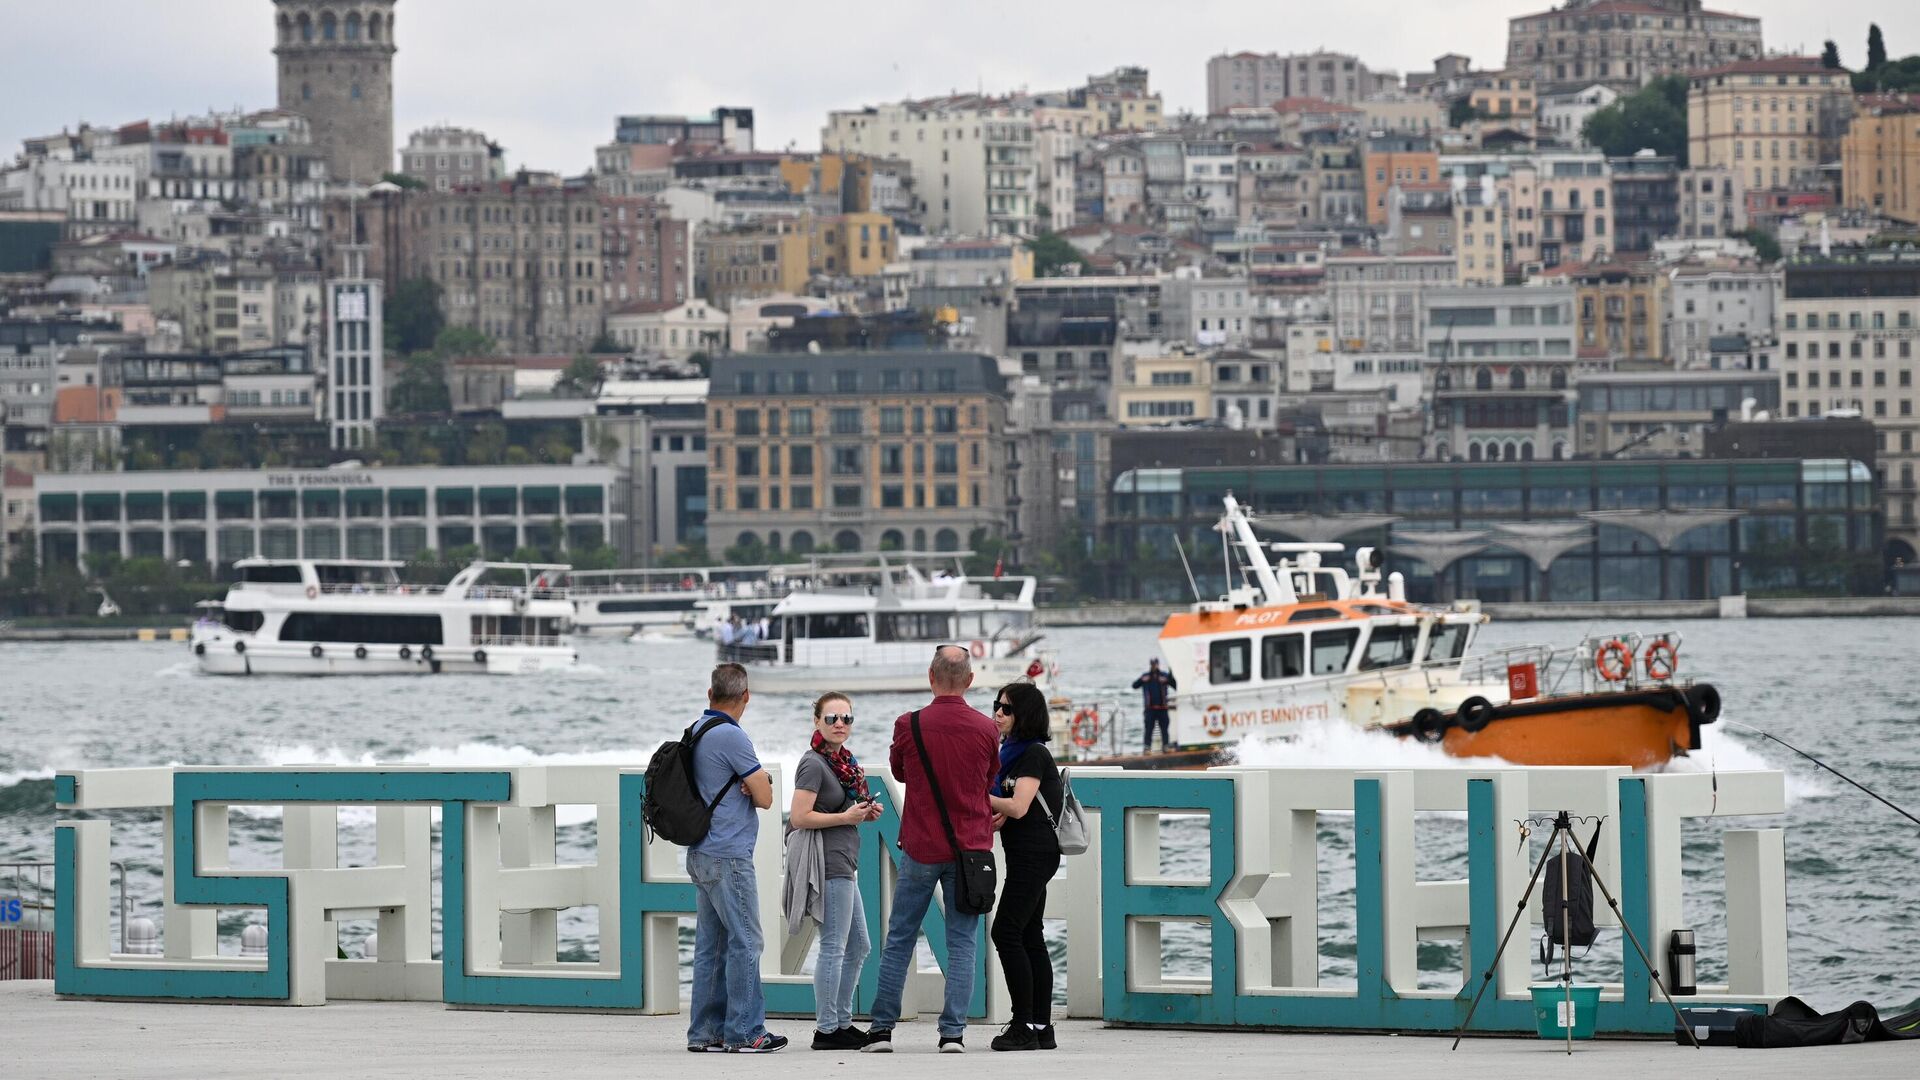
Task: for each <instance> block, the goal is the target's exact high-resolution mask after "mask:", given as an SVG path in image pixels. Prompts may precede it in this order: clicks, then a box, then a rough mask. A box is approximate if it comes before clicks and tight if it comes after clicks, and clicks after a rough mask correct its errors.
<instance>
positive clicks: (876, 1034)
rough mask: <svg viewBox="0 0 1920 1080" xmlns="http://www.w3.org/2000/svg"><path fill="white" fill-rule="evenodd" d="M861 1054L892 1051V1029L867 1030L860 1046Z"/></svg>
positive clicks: (888, 1052)
mask: <svg viewBox="0 0 1920 1080" xmlns="http://www.w3.org/2000/svg"><path fill="white" fill-rule="evenodd" d="M860 1052H861V1053H863V1054H891V1053H893V1029H892V1028H888V1029H887V1030H885V1031H869V1032H867V1041H866V1043H865V1044H863V1045H862V1046H861V1047H860Z"/></svg>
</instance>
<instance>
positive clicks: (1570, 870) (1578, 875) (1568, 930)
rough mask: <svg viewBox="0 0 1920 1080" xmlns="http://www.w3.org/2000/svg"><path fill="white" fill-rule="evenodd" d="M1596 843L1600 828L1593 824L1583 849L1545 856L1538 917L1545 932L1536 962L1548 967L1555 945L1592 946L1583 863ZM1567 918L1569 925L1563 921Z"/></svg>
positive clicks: (1593, 931) (1569, 947)
mask: <svg viewBox="0 0 1920 1080" xmlns="http://www.w3.org/2000/svg"><path fill="white" fill-rule="evenodd" d="M1599 846H1600V830H1599V829H1597V828H1596V829H1594V830H1593V839H1591V840H1589V841H1587V850H1586V851H1585V852H1582V851H1581V850H1580V849H1579V848H1578V847H1573V848H1570V849H1568V850H1567V851H1565V852H1562V853H1561V854H1559V855H1555V856H1554V857H1553V858H1551V859H1548V860H1547V868H1546V870H1545V871H1544V873H1545V874H1546V881H1545V883H1544V884H1545V886H1546V888H1545V891H1544V892H1543V893H1542V899H1541V902H1540V917H1541V920H1542V921H1543V922H1544V923H1545V924H1546V930H1547V932H1546V935H1545V936H1544V937H1542V938H1541V939H1540V962H1541V963H1542V964H1544V965H1546V966H1547V967H1549V968H1551V967H1552V966H1553V947H1554V946H1555V945H1558V946H1560V947H1561V948H1563V949H1567V950H1569V951H1571V950H1573V949H1576V948H1579V949H1587V948H1592V947H1593V941H1594V938H1596V937H1598V936H1599V930H1598V929H1596V928H1595V927H1594V925H1593V879H1592V878H1591V877H1589V876H1588V875H1587V867H1588V866H1590V865H1591V864H1592V862H1593V853H1594V852H1595V851H1596V850H1598V849H1599ZM1563 859H1564V860H1566V863H1567V893H1566V899H1567V900H1568V902H1569V910H1568V911H1567V916H1568V918H1567V919H1565V920H1563V919H1562V918H1561V914H1560V900H1561V895H1560V862H1561V860H1563ZM1567 922H1570V923H1571V924H1572V925H1571V926H1570V927H1569V926H1567V925H1565V923H1567ZM1582 955H1584V954H1582Z"/></svg>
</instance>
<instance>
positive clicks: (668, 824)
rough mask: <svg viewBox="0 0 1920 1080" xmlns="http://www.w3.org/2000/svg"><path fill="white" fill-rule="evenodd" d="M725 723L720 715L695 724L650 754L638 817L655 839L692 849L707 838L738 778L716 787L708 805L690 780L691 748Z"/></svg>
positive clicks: (695, 782)
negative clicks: (717, 792) (644, 789)
mask: <svg viewBox="0 0 1920 1080" xmlns="http://www.w3.org/2000/svg"><path fill="white" fill-rule="evenodd" d="M727 722H728V721H727V718H726V717H724V716H715V717H712V718H710V719H709V720H708V721H707V722H706V723H704V724H701V725H699V730H697V731H696V730H694V728H692V727H688V728H687V730H686V731H685V732H684V733H682V734H681V736H680V738H678V739H669V740H667V741H666V742H663V743H661V744H660V749H658V750H655V751H654V752H653V760H652V761H649V762H647V794H646V798H645V799H643V800H642V801H641V803H640V817H641V818H642V819H643V820H645V821H646V823H647V828H648V830H649V831H651V832H652V833H653V834H654V835H655V836H659V837H662V838H664V839H666V840H667V841H668V842H669V843H674V844H679V845H680V846H681V847H692V846H693V845H695V844H697V843H699V842H700V841H702V840H705V839H706V838H707V830H708V829H711V828H712V827H713V811H714V809H715V808H717V807H718V806H719V805H720V800H721V799H724V798H726V797H727V792H729V791H732V790H733V785H734V784H735V783H737V782H739V780H740V776H739V774H737V773H736V774H735V775H734V777H733V778H732V779H731V780H728V781H727V782H726V783H724V784H722V785H720V794H718V795H715V796H714V797H713V801H712V802H708V801H707V800H706V799H705V798H703V797H702V796H701V794H700V785H699V783H698V782H697V781H695V780H694V776H693V748H694V745H695V744H696V743H698V742H699V741H700V738H701V736H703V735H705V734H706V733H707V732H709V731H712V730H713V728H714V726H715V725H717V724H724V723H727Z"/></svg>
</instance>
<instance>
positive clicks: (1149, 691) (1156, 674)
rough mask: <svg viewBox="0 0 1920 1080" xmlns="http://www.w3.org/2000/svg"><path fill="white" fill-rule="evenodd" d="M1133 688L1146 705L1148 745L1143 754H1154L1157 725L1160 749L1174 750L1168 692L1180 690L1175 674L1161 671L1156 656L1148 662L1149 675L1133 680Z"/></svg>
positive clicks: (1158, 659)
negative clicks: (1169, 736) (1168, 712)
mask: <svg viewBox="0 0 1920 1080" xmlns="http://www.w3.org/2000/svg"><path fill="white" fill-rule="evenodd" d="M1133 688H1134V689H1135V690H1138V691H1140V697H1141V701H1142V703H1143V704H1144V705H1145V717H1144V719H1145V720H1146V727H1147V745H1146V749H1145V750H1143V751H1141V752H1142V753H1147V754H1151V753H1153V729H1154V727H1155V726H1156V725H1158V726H1159V728H1160V749H1162V750H1171V749H1173V745H1172V743H1171V742H1169V741H1168V739H1167V729H1168V727H1169V724H1168V720H1169V719H1170V718H1169V716H1168V714H1167V691H1169V690H1177V689H1179V688H1180V684H1179V683H1177V682H1175V681H1174V678H1173V672H1171V671H1163V670H1161V668H1160V658H1159V657H1157V656H1156V657H1154V658H1152V659H1151V660H1148V661H1147V673H1146V674H1145V675H1142V676H1140V677H1139V678H1137V679H1135V680H1133Z"/></svg>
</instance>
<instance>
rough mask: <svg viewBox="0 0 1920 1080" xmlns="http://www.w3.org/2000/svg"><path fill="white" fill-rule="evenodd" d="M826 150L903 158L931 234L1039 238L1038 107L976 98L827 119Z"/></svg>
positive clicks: (835, 114) (882, 107) (823, 142)
mask: <svg viewBox="0 0 1920 1080" xmlns="http://www.w3.org/2000/svg"><path fill="white" fill-rule="evenodd" d="M820 145H821V148H822V149H823V150H826V151H829V152H840V153H857V154H865V155H867V156H869V157H876V158H898V159H902V160H904V161H906V162H908V163H909V165H910V166H911V168H912V172H913V178H914V193H913V195H914V212H915V214H916V215H917V216H918V217H919V218H920V219H921V220H922V221H923V222H925V223H926V227H927V229H928V231H930V232H934V233H946V234H949V235H967V236H1033V235H1035V233H1036V232H1038V231H1039V225H1040V220H1039V217H1038V206H1039V175H1038V167H1039V162H1038V159H1037V155H1036V152H1035V148H1034V121H1033V108H1032V106H1030V105H1022V104H1017V103H1016V102H1014V101H1013V100H1010V99H1005V98H988V97H982V96H979V95H974V94H963V95H955V96H952V97H945V98H934V99H930V100H925V101H903V102H896V103H893V104H888V105H879V106H869V107H867V108H864V109H852V110H841V111H835V112H831V113H828V114H827V124H826V127H825V128H824V129H822V131H821V134H820Z"/></svg>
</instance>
